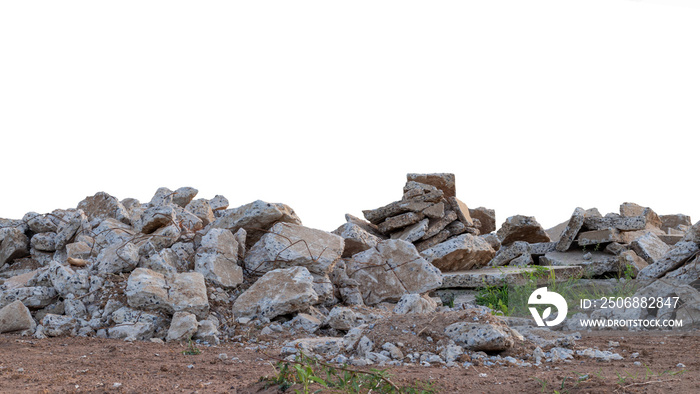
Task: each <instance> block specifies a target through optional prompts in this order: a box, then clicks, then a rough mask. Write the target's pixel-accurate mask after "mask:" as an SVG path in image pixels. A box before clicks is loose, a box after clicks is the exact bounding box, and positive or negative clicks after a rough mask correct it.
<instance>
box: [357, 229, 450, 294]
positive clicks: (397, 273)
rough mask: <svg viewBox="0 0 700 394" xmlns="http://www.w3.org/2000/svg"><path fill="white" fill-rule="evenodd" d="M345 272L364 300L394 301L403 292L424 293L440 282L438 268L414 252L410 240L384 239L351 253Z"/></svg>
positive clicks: (440, 277) (414, 249)
mask: <svg viewBox="0 0 700 394" xmlns="http://www.w3.org/2000/svg"><path fill="white" fill-rule="evenodd" d="M347 273H348V276H349V277H350V278H352V279H355V280H356V281H357V283H359V289H360V292H361V293H362V298H363V299H364V302H365V304H367V305H374V304H377V303H379V302H382V301H387V300H388V301H398V300H399V299H400V298H401V296H402V295H404V294H406V293H425V292H427V291H430V290H433V289H436V288H438V287H439V286H440V285H441V284H442V276H441V273H440V270H439V269H437V268H436V267H435V266H433V265H432V264H430V263H428V262H427V261H425V259H423V257H421V255H420V254H418V251H417V250H416V248H415V246H413V244H411V243H409V242H406V241H403V240H398V239H396V240H386V241H382V242H380V243H378V244H377V246H376V247H374V248H372V249H368V250H366V251H364V252H361V253H358V254H356V255H354V256H353V257H352V258H351V259H349V260H348V262H347Z"/></svg>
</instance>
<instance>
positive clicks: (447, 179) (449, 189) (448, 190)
mask: <svg viewBox="0 0 700 394" xmlns="http://www.w3.org/2000/svg"><path fill="white" fill-rule="evenodd" d="M406 180H407V181H408V182H411V181H414V182H419V183H424V184H426V185H431V186H434V187H436V188H437V189H439V190H441V191H442V192H443V194H444V196H445V197H446V198H447V197H454V196H456V195H457V188H456V182H455V175H454V174H450V173H434V174H406Z"/></svg>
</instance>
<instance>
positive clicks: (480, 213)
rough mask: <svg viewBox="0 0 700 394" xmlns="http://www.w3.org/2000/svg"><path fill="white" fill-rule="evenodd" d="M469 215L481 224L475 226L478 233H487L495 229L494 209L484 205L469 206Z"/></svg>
mask: <svg viewBox="0 0 700 394" xmlns="http://www.w3.org/2000/svg"><path fill="white" fill-rule="evenodd" d="M469 216H470V217H471V218H472V221H473V220H474V219H476V220H478V221H479V223H480V224H481V225H480V226H478V227H477V228H478V229H479V233H480V234H488V233H491V232H493V231H496V211H495V210H493V209H488V208H484V207H478V208H473V209H472V208H469Z"/></svg>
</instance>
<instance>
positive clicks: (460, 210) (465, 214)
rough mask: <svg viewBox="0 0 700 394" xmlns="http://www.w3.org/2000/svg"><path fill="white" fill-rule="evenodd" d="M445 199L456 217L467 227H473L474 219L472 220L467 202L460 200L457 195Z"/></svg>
mask: <svg viewBox="0 0 700 394" xmlns="http://www.w3.org/2000/svg"><path fill="white" fill-rule="evenodd" d="M447 201H449V203H450V208H452V210H453V211H455V213H456V214H457V219H459V221H460V222H462V223H464V225H465V226H467V227H473V226H474V221H473V220H472V217H471V214H470V213H469V207H468V206H467V204H465V203H463V202H462V201H460V200H459V199H458V198H457V197H448V198H447Z"/></svg>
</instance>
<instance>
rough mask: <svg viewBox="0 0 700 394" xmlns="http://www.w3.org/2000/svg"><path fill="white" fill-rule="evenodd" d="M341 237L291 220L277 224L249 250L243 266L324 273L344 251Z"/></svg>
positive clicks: (252, 268) (257, 271)
mask: <svg viewBox="0 0 700 394" xmlns="http://www.w3.org/2000/svg"><path fill="white" fill-rule="evenodd" d="M344 249H345V241H344V240H343V238H342V237H340V236H338V235H335V234H331V233H329V232H326V231H322V230H316V229H312V228H309V227H304V226H301V225H297V224H292V223H277V224H275V225H274V226H272V228H270V230H269V232H268V233H267V234H265V235H264V236H263V237H262V238H260V241H258V242H257V243H256V244H255V245H253V247H252V248H251V249H250V250H249V251H248V253H247V255H246V257H245V260H244V261H245V267H246V269H247V270H249V271H250V272H255V273H258V274H263V273H265V272H268V271H271V270H273V269H277V268H288V267H292V266H302V267H306V268H307V269H308V270H309V271H310V272H313V273H315V274H318V275H327V274H328V273H330V271H331V270H332V269H333V266H334V264H335V263H336V261H337V260H338V259H340V257H341V256H342V254H343V251H344Z"/></svg>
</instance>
